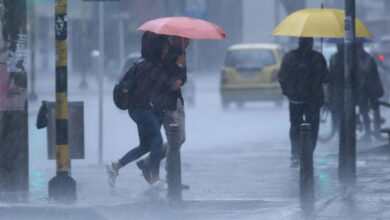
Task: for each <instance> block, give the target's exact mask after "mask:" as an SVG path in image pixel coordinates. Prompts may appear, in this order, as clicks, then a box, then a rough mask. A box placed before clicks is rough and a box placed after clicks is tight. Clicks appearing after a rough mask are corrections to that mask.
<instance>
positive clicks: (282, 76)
mask: <svg viewBox="0 0 390 220" xmlns="http://www.w3.org/2000/svg"><path fill="white" fill-rule="evenodd" d="M344 22H345V13H344V11H341V10H337V9H326V8H313V9H302V10H298V11H296V12H294V13H292V14H290V15H288V16H287V17H286V18H285V19H283V21H282V22H280V23H279V24H278V26H277V27H276V28H275V29H274V30H273V31H272V34H273V35H279V36H293V37H300V39H299V48H298V49H297V50H295V51H291V52H290V53H288V54H286V55H285V57H284V58H283V62H282V66H281V71H280V73H279V82H280V84H281V87H282V92H283V94H285V95H286V96H287V97H288V98H289V100H290V121H291V128H290V139H291V145H292V146H291V154H292V157H291V159H292V162H293V163H292V165H293V166H296V165H298V157H299V155H298V152H299V150H298V147H299V146H298V134H299V130H298V129H299V124H300V123H301V122H303V121H304V120H305V121H306V122H309V123H311V125H312V140H313V150H314V147H315V144H316V140H317V136H318V121H319V113H320V108H321V105H322V104H323V102H324V94H323V93H324V91H323V88H322V84H323V83H324V82H325V81H326V80H327V68H326V61H325V59H324V57H323V55H322V54H320V53H318V52H315V51H313V49H312V47H313V37H319V38H344V36H345V33H344V27H345V24H344ZM355 25H356V31H355V32H356V34H355V35H356V37H366V38H369V37H373V36H372V34H371V33H370V31H369V30H368V29H367V28H366V27H365V26H364V24H363V23H362V22H361V21H360V20H359V19H356V20H355ZM289 73H290V74H291V75H292V76H291V75H289ZM294 77H295V78H294ZM294 82H295V83H297V84H298V85H297V86H295V85H294V84H295V83H294ZM294 88H296V90H294Z"/></svg>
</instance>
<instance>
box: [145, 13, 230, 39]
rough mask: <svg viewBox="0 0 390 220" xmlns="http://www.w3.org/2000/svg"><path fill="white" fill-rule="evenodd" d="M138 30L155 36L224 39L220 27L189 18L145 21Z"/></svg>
mask: <svg viewBox="0 0 390 220" xmlns="http://www.w3.org/2000/svg"><path fill="white" fill-rule="evenodd" d="M138 30H141V31H150V32H153V33H156V34H165V35H175V36H180V37H185V38H190V39H217V40H221V39H223V38H225V37H226V33H225V32H224V31H223V29H222V28H221V27H219V26H218V25H216V24H213V23H210V22H208V21H205V20H201V19H196V18H189V17H166V18H158V19H153V20H150V21H147V22H146V23H144V24H143V25H141V26H140V27H139V28H138Z"/></svg>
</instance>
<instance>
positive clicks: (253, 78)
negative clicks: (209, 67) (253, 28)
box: [220, 43, 284, 108]
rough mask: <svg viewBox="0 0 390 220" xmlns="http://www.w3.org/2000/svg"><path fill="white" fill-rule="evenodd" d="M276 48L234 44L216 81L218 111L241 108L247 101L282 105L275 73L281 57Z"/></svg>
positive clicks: (255, 44)
mask: <svg viewBox="0 0 390 220" xmlns="http://www.w3.org/2000/svg"><path fill="white" fill-rule="evenodd" d="M283 54H284V53H283V49H282V47H281V46H280V45H278V44H260V43H251V44H236V45H232V46H231V47H229V49H228V51H227V54H226V59H225V64H224V67H223V69H222V71H221V77H220V94H221V101H222V107H223V108H227V107H228V106H229V104H230V103H236V104H237V106H238V107H243V106H244V103H245V102H249V101H275V103H276V104H277V105H278V106H280V105H281V104H282V101H283V96H282V91H281V88H280V85H279V82H278V72H279V69H280V64H281V62H282V57H283Z"/></svg>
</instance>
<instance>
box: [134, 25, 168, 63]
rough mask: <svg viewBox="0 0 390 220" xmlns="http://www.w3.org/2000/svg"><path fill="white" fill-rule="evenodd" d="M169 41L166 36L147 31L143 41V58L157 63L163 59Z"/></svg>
mask: <svg viewBox="0 0 390 220" xmlns="http://www.w3.org/2000/svg"><path fill="white" fill-rule="evenodd" d="M167 40H168V37H167V36H166V35H161V34H155V33H153V32H149V31H145V33H144V34H143V35H142V40H141V47H142V49H141V56H142V57H143V58H144V59H147V60H149V61H151V62H153V63H156V62H157V61H158V60H159V59H160V58H161V54H162V51H163V50H164V47H165V45H166V43H167Z"/></svg>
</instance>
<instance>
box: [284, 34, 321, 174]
mask: <svg viewBox="0 0 390 220" xmlns="http://www.w3.org/2000/svg"><path fill="white" fill-rule="evenodd" d="M327 77H328V69H327V66H326V60H325V58H324V56H323V55H322V54H321V53H318V52H316V51H314V50H313V38H306V37H301V38H299V47H298V49H296V50H293V51H290V52H289V53H287V54H286V55H285V56H284V57H283V61H282V64H281V68H280V72H279V75H278V79H279V83H280V85H281V87H282V92H283V94H284V95H285V96H287V98H288V100H289V111H290V141H291V162H292V163H291V165H292V166H293V167H295V166H297V165H298V164H299V127H300V125H301V124H302V123H303V122H306V123H309V124H311V126H312V134H311V137H312V141H313V143H312V144H313V148H312V149H313V151H314V149H315V145H316V142H317V137H318V129H319V119H320V109H321V106H322V105H323V104H324V90H323V87H322V84H323V83H325V82H326V80H327Z"/></svg>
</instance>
